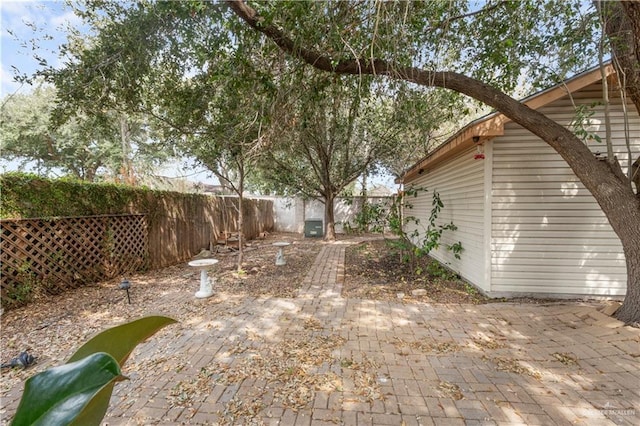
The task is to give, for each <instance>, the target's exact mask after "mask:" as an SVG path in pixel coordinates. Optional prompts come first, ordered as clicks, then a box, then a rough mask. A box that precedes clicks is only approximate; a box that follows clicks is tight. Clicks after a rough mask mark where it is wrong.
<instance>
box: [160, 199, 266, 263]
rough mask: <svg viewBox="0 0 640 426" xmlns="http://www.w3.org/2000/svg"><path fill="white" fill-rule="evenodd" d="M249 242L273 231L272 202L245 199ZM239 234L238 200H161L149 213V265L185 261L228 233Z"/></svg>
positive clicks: (245, 233) (246, 232)
mask: <svg viewBox="0 0 640 426" xmlns="http://www.w3.org/2000/svg"><path fill="white" fill-rule="evenodd" d="M242 210H243V216H244V226H243V235H244V237H245V238H246V239H247V240H251V239H254V238H256V237H257V236H258V235H259V234H260V233H261V232H264V231H272V230H273V226H274V220H273V201H271V200H258V199H248V200H243V209H242ZM237 231H238V198H237V197H184V198H181V199H167V198H163V199H160V200H159V203H158V205H157V209H156V210H155V211H154V212H150V213H149V262H150V267H151V268H152V269H157V268H162V267H165V266H169V265H175V264H176V263H179V262H184V261H187V260H188V259H190V258H191V257H193V256H194V255H195V254H198V253H199V252H200V251H201V250H203V249H206V250H209V249H212V248H213V247H215V245H216V243H217V241H218V240H220V239H222V238H223V237H222V235H223V233H225V232H237Z"/></svg>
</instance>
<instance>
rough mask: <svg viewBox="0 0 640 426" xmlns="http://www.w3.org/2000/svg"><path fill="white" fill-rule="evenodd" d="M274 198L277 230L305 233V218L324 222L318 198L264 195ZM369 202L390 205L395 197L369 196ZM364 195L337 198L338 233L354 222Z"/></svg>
mask: <svg viewBox="0 0 640 426" xmlns="http://www.w3.org/2000/svg"><path fill="white" fill-rule="evenodd" d="M263 198H267V199H270V200H273V210H274V226H275V228H274V230H275V231H276V232H295V233H300V234H301V233H303V232H304V224H305V220H312V219H313V220H322V221H323V222H324V204H323V203H322V202H320V201H318V200H304V199H302V198H281V197H263ZM367 202H368V203H369V204H382V205H384V206H387V207H388V206H390V205H391V204H392V203H393V197H391V196H389V197H368V198H367ZM362 203H363V197H358V196H356V197H353V198H352V199H350V200H346V199H344V198H337V199H336V201H335V205H334V209H335V210H334V214H335V221H336V233H339V234H341V233H344V232H345V229H344V224H345V223H352V222H354V219H355V216H356V215H357V214H358V213H359V212H360V211H361V209H362Z"/></svg>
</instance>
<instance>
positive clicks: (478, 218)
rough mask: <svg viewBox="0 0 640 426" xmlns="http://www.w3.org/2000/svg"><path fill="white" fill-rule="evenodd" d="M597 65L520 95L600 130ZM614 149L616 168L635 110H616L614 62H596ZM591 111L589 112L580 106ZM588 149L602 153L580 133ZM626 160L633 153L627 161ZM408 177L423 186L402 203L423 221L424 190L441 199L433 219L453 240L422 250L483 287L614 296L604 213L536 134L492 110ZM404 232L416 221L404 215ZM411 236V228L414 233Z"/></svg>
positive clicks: (613, 257)
mask: <svg viewBox="0 0 640 426" xmlns="http://www.w3.org/2000/svg"><path fill="white" fill-rule="evenodd" d="M601 75H602V74H601V71H600V69H599V68H597V69H594V70H591V71H588V72H585V73H582V74H580V75H577V76H575V77H573V78H571V79H569V80H567V81H565V82H564V83H563V84H561V85H558V86H556V87H553V88H550V89H548V90H545V91H542V92H540V93H537V94H535V95H533V96H531V97H529V98H527V99H525V100H524V101H523V102H525V103H526V104H527V105H528V106H529V107H531V108H533V109H537V110H539V111H540V112H542V113H543V114H545V115H547V116H548V117H550V118H552V119H553V120H555V121H556V122H558V123H560V124H562V125H565V126H570V125H571V123H572V121H574V120H575V119H576V118H577V117H579V115H578V114H577V112H576V111H577V109H576V107H577V106H579V105H585V106H586V107H585V108H586V109H585V110H584V112H587V113H586V114H583V115H581V116H580V117H582V121H583V124H584V127H583V128H584V129H585V130H586V131H587V132H588V133H594V134H597V135H599V136H600V137H601V138H602V140H604V138H605V129H604V122H605V119H604V107H603V105H602V77H601ZM606 75H607V79H608V81H609V82H610V83H611V84H609V88H610V93H609V98H610V110H611V113H610V116H611V123H612V140H613V144H614V151H615V154H616V156H617V158H618V160H619V162H620V164H621V165H622V167H623V170H624V171H625V172H626V170H627V168H628V167H629V150H628V148H627V145H626V142H625V133H626V134H628V135H629V136H630V150H631V158H632V159H636V158H638V155H640V117H639V115H638V111H637V110H636V108H635V106H634V105H633V104H632V103H630V102H629V103H628V104H627V106H626V111H627V113H628V114H627V117H628V120H627V124H628V126H627V129H628V131H627V132H625V114H624V108H623V105H622V101H621V98H620V94H619V92H618V91H617V90H612V89H614V88H615V87H616V84H615V72H614V70H613V68H612V67H611V66H608V67H607V68H606ZM589 114H592V115H589ZM585 143H586V144H587V145H588V146H589V148H590V149H591V150H592V151H593V152H594V155H598V153H601V154H599V155H601V156H604V155H606V146H605V144H604V142H602V143H600V142H597V141H596V140H593V139H591V140H586V141H585ZM632 162H633V161H632ZM403 183H404V185H405V188H407V187H408V186H414V187H426V188H428V191H423V192H420V193H419V195H418V197H417V198H415V199H412V200H411V204H412V206H413V208H412V209H411V210H410V211H406V212H405V214H406V215H412V216H415V217H418V218H420V219H421V221H420V222H421V223H422V224H425V223H428V217H429V213H430V211H431V202H432V194H433V191H434V190H435V191H437V192H438V193H439V195H440V198H441V200H442V202H443V203H444V208H443V210H442V211H441V212H440V215H439V217H438V222H439V223H448V222H450V221H452V222H453V223H454V224H455V225H456V226H457V230H456V231H446V232H445V233H444V234H443V239H442V242H443V243H445V244H452V243H455V242H458V241H460V242H461V243H462V246H463V249H464V251H463V252H462V255H461V259H455V258H454V256H453V254H452V253H451V252H449V251H447V250H445V249H443V248H442V247H441V248H440V249H439V250H437V251H434V252H432V253H431V254H432V256H433V257H434V258H436V259H437V260H439V261H440V262H442V263H444V264H446V265H448V266H449V267H450V268H451V269H453V270H454V271H456V272H458V273H459V274H460V275H461V276H462V277H463V278H465V279H466V280H468V281H469V282H470V283H472V284H473V285H475V286H476V287H477V288H478V289H480V290H481V291H482V292H483V293H484V294H486V295H489V296H491V297H510V296H525V295H526V296H537V297H544V296H552V297H560V298H561V297H619V296H624V295H625V291H626V267H625V259H624V254H623V251H622V246H621V244H620V241H619V239H618V238H617V236H616V235H615V233H614V232H613V230H612V229H611V227H610V225H609V223H608V221H607V218H606V217H605V215H604V213H603V212H602V210H601V209H600V207H599V206H598V204H597V203H596V201H595V199H594V198H593V197H592V196H591V194H590V193H589V191H587V190H586V189H585V188H584V186H583V185H582V184H581V182H580V181H579V180H578V178H577V177H576V176H575V174H574V173H573V171H572V170H571V169H570V168H569V166H568V165H567V163H566V162H565V161H564V160H563V159H562V158H561V157H560V155H558V154H557V153H556V152H555V151H554V150H553V149H552V148H551V147H550V146H549V145H547V144H546V143H545V142H544V141H542V140H541V139H539V138H538V137H537V136H535V135H533V134H532V133H530V132H529V131H528V130H526V129H524V128H522V127H521V126H520V125H518V124H516V123H513V122H512V121H510V120H509V119H508V118H506V117H505V116H504V115H502V114H499V113H493V114H490V115H488V116H485V117H483V118H481V119H478V120H476V121H474V122H472V123H470V124H469V125H467V126H466V127H464V128H463V129H461V130H460V131H459V132H458V133H456V134H455V135H454V136H453V137H451V138H450V139H449V140H447V141H446V142H445V143H444V144H443V145H441V146H440V147H439V148H438V149H436V150H435V151H433V152H432V153H431V154H430V155H428V156H427V157H425V158H424V159H422V160H420V161H419V162H418V163H416V164H415V165H414V166H412V167H411V168H410V169H409V170H408V171H407V173H406V174H405V176H404V177H403ZM406 230H407V231H408V233H411V232H412V231H414V230H418V231H419V232H420V233H421V235H423V232H424V229H423V228H422V226H421V225H415V224H411V223H409V224H408V225H407V229H406ZM419 240H420V238H416V241H415V242H418V241H419Z"/></svg>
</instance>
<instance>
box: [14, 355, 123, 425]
mask: <svg viewBox="0 0 640 426" xmlns="http://www.w3.org/2000/svg"><path fill="white" fill-rule="evenodd" d="M122 379H124V377H123V376H122V375H121V374H120V366H119V364H118V362H117V361H116V360H115V359H114V358H113V357H112V356H111V355H109V354H107V353H104V352H98V353H95V354H91V355H89V356H87V357H85V358H83V359H81V360H80V361H76V362H72V363H69V364H65V365H61V366H59V367H54V368H50V369H48V370H46V371H43V372H42V373H39V374H36V375H35V376H33V377H31V378H30V379H28V380H27V382H26V384H25V388H24V393H23V394H22V399H21V400H20V405H19V406H18V410H17V412H16V415H15V417H14V419H13V422H12V425H14V426H18V425H47V426H50V425H68V424H71V423H73V422H74V421H75V420H76V419H77V418H82V424H83V425H99V424H100V422H101V421H102V418H103V417H104V414H105V413H106V410H107V407H108V406H109V399H110V398H111V391H112V390H113V385H114V383H115V382H116V381H118V380H122ZM76 424H79V423H76Z"/></svg>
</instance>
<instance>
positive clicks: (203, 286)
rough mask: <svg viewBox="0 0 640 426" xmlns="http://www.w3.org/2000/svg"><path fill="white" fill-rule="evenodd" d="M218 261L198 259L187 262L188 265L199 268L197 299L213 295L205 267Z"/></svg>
mask: <svg viewBox="0 0 640 426" xmlns="http://www.w3.org/2000/svg"><path fill="white" fill-rule="evenodd" d="M216 263H218V259H198V260H192V261H191V262H189V266H192V267H194V268H197V269H199V270H200V290H198V291H197V292H196V297H197V298H198V299H204V298H206V297H211V296H213V281H214V279H212V278H209V276H208V274H207V269H209V268H210V267H211V266H213V265H215V264H216Z"/></svg>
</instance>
